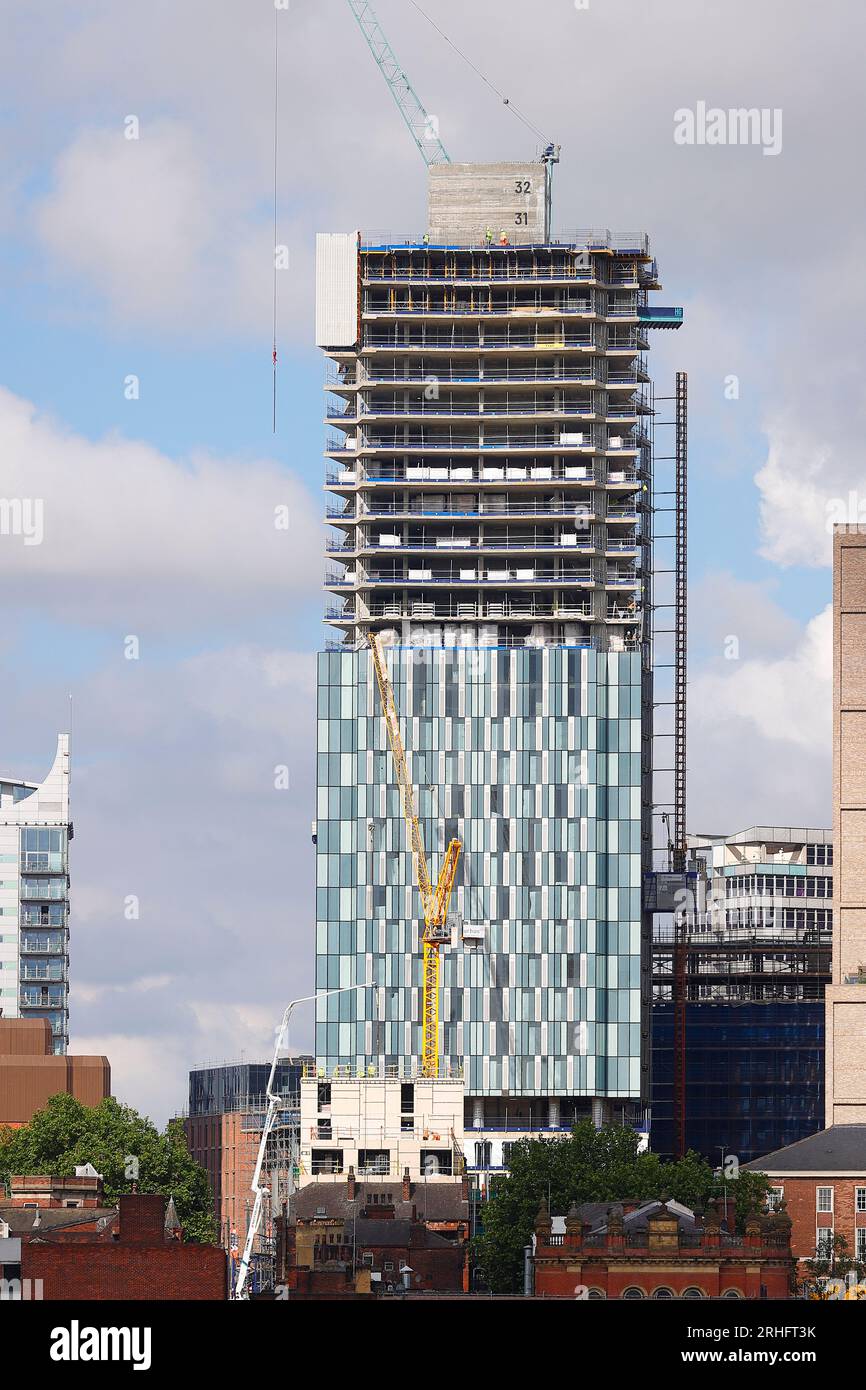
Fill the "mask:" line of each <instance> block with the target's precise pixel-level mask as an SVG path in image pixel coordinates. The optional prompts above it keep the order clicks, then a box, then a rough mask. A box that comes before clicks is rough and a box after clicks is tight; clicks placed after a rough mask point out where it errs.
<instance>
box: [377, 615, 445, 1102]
mask: <svg viewBox="0 0 866 1390" xmlns="http://www.w3.org/2000/svg"><path fill="white" fill-rule="evenodd" d="M368 640H369V643H370V650H371V651H372V653H373V667H374V669H375V671H376V683H377V684H378V686H379V698H380V700H381V702H382V714H383V715H384V718H385V727H386V729H387V730H388V742H389V743H390V745H391V754H392V756H393V758H394V770H395V772H396V774H397V784H398V786H399V788H400V799H401V802H402V806H403V818H404V820H405V822H406V829H407V831H408V833H409V844H410V847H411V850H412V862H413V865H414V869H415V882H416V883H417V885H418V892H419V893H420V894H421V908H422V910H423V913H424V933H423V936H422V938H421V940H422V945H423V949H424V996H423V1002H422V1010H421V1018H422V1049H421V1051H422V1056H421V1075H422V1076H438V1074H439V951H440V947H441V946H442V945H443V943H445V942H446V941H447V940H448V939H449V933H448V928H447V925H446V923H447V918H448V903H449V901H450V899H451V890H452V888H453V887H454V879H455V876H456V874H457V861H458V859H459V858H460V851H461V849H462V848H463V843H462V841H461V840H451V841H450V843H449V845H448V848H447V850H446V851H445V860H444V862H443V864H442V868H441V870H440V872H439V879H438V881H437V884H436V887H435V888H434V887H433V884H432V882H431V879H430V871H429V869H428V868H427V856H426V854H425V853H424V838H423V836H422V834H421V825H420V822H419V820H418V813H417V811H416V810H415V793H414V790H413V788H412V779H411V777H410V776H409V766H408V763H407V761H406V752H405V749H404V747H403V739H402V738H401V736H400V717H399V715H398V713H397V703H396V701H395V699H394V690H393V687H392V685H391V680H390V677H389V676H388V671H387V668H386V666H385V660H384V657H383V656H382V648H381V645H380V642H379V638H378V635H377V634H376V633H375V632H370V633H368Z"/></svg>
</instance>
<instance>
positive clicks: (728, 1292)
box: [722, 1289, 745, 1298]
mask: <svg viewBox="0 0 866 1390" xmlns="http://www.w3.org/2000/svg"><path fill="white" fill-rule="evenodd" d="M722 1298H745V1294H742V1293H740V1290H739V1289H725V1292H724V1293H723V1294H722Z"/></svg>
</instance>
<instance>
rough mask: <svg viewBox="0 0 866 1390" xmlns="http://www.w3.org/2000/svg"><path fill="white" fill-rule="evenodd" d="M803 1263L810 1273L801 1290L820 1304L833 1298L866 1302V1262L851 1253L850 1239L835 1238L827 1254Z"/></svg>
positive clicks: (802, 1282)
mask: <svg viewBox="0 0 866 1390" xmlns="http://www.w3.org/2000/svg"><path fill="white" fill-rule="evenodd" d="M803 1263H804V1265H805V1266H806V1270H807V1271H808V1272H807V1274H806V1276H805V1278H804V1279H803V1280H802V1281H801V1284H800V1287H801V1291H802V1292H803V1293H805V1294H807V1296H808V1297H809V1298H813V1299H816V1300H817V1301H818V1302H819V1303H823V1302H825V1301H826V1300H827V1299H831V1298H844V1299H847V1300H858V1299H864V1298H866V1261H864V1260H859V1259H858V1258H857V1257H856V1255H851V1254H850V1253H849V1250H848V1239H847V1237H846V1236H843V1235H841V1234H836V1235H834V1236H833V1239H832V1241H831V1242H830V1248H829V1250H827V1251H826V1253H821V1254H818V1255H816V1256H815V1257H814V1259H811V1260H804V1261H803Z"/></svg>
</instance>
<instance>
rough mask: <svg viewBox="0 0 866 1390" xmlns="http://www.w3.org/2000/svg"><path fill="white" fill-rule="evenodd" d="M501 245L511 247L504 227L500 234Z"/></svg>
mask: <svg viewBox="0 0 866 1390" xmlns="http://www.w3.org/2000/svg"><path fill="white" fill-rule="evenodd" d="M499 245H500V246H509V245H510V242H509V240H508V233H507V232H506V230H505V228H504V227H503V229H502V231H501V232H500V233H499Z"/></svg>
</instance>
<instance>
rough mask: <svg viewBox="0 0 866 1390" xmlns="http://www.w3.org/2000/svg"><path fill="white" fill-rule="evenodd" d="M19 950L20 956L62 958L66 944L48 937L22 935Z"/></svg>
mask: <svg viewBox="0 0 866 1390" xmlns="http://www.w3.org/2000/svg"><path fill="white" fill-rule="evenodd" d="M19 950H20V953H21V955H22V956H63V955H65V954H66V943H65V941H57V940H55V939H54V938H53V937H50V936H33V935H24V936H22V937H21V944H20V947H19Z"/></svg>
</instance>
